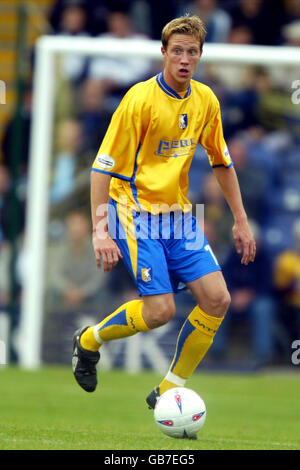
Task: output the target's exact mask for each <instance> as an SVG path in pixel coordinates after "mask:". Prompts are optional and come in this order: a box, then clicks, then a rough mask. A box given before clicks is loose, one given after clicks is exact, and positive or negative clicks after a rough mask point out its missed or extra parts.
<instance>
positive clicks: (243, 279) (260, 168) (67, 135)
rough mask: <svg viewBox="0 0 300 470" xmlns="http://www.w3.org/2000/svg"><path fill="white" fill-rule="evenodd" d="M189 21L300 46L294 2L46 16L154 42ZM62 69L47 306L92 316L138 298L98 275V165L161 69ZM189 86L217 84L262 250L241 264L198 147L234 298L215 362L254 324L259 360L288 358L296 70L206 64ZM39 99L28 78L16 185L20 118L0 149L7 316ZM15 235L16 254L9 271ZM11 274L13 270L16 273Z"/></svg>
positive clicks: (101, 63) (128, 4)
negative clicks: (93, 206) (194, 18)
mask: <svg viewBox="0 0 300 470" xmlns="http://www.w3.org/2000/svg"><path fill="white" fill-rule="evenodd" d="M185 13H191V14H197V15H199V16H200V17H201V18H202V19H203V20H204V21H205V23H206V26H207V42H215V43H230V44H254V45H269V46H270V45H271V46H278V47H281V46H283V45H289V46H293V47H300V0H286V1H283V0H282V1H279V0H277V1H276V0H273V1H268V0H223V1H217V0H195V1H191V2H188V1H176V0H169V1H168V2H158V1H157V0H152V1H151V2H150V1H146V0H132V1H120V0H119V1H104V0H103V1H101V0H98V1H96V2H95V1H92V0H85V1H80V0H78V1H76V0H74V1H71V0H69V1H66V0H58V1H57V2H56V4H55V5H54V7H53V9H52V11H51V14H50V16H49V32H50V34H54V35H69V36H77V37H84V36H91V37H98V36H99V37H106V38H107V37H108V38H120V39H123V38H128V39H129V38H131V39H139V38H141V39H142V38H150V39H160V34H161V29H162V27H163V26H164V25H165V24H166V23H167V22H168V21H169V20H171V19H172V18H174V17H176V16H178V15H181V14H185ZM33 64H34V54H33ZM33 66H34V65H33ZM56 66H57V80H56V82H57V83H56V106H55V126H54V138H53V168H52V172H51V180H50V183H49V202H50V220H49V230H48V231H49V233H48V237H49V246H48V257H47V265H48V271H47V295H46V302H47V306H48V307H47V308H48V309H49V311H51V310H53V309H61V310H62V311H64V310H65V311H69V310H72V309H73V310H74V309H78V308H85V307H87V306H88V307H89V308H95V309H97V306H98V305H99V303H101V302H103V299H104V297H105V299H106V301H107V302H109V299H111V298H114V299H115V298H116V297H118V298H120V301H122V300H127V299H128V300H129V299H130V298H132V297H134V296H136V291H135V288H134V285H133V283H132V281H131V279H130V278H129V275H128V274H127V272H126V271H125V268H124V266H123V264H122V263H119V265H118V266H117V267H116V268H114V270H113V271H112V273H111V274H109V275H104V274H103V273H102V272H101V271H99V270H97V269H96V264H95V262H94V256H93V251H92V246H91V235H90V234H91V226H90V215H89V177H90V167H91V164H92V162H93V160H94V157H95V155H96V153H97V151H98V148H99V146H100V143H101V140H102V138H103V136H104V134H105V131H106V129H107V126H108V124H109V121H110V118H111V116H112V113H113V112H114V110H115V109H116V107H117V105H118V104H119V102H120V100H121V98H122V96H123V95H124V93H125V92H126V91H127V90H128V88H129V87H130V86H132V85H133V84H134V83H136V82H138V81H141V80H145V79H147V78H149V77H151V76H153V75H155V74H156V73H158V71H159V70H161V62H157V61H149V60H146V59H145V58H142V57H136V58H126V57H122V58H121V57H120V58H110V57H105V58H104V57H100V56H99V57H93V58H91V57H82V56H77V55H76V54H75V55H74V54H68V55H64V56H60V57H59V58H58V60H57V64H56ZM297 73H298V75H297ZM195 78H196V79H198V80H200V81H201V82H203V83H206V84H207V85H209V86H210V87H211V88H212V89H213V90H214V92H215V93H216V95H217V97H218V98H219V100H220V103H221V110H222V119H223V126H224V134H225V138H226V140H227V143H228V148H229V152H230V155H231V158H232V160H233V162H234V165H235V169H236V171H237V174H238V177H239V181H240V185H241V190H242V194H243V198H244V203H245V207H246V211H247V213H248V216H249V219H250V220H251V224H252V227H253V231H254V233H255V235H256V239H257V246H258V252H257V258H256V261H255V263H253V264H251V265H250V266H248V267H244V266H242V265H241V264H240V259H239V257H238V256H237V254H236V252H235V249H234V246H233V240H232V236H231V228H232V224H233V221H232V217H231V213H230V211H229V209H228V207H227V205H226V202H225V201H224V198H223V196H222V193H221V191H220V188H219V187H218V185H217V183H216V180H215V178H214V177H213V175H212V172H211V171H210V168H209V165H208V160H207V158H206V156H205V155H204V151H203V149H201V148H199V149H197V151H196V155H195V158H194V161H193V164H192V167H191V171H190V194H189V196H190V199H191V200H192V202H193V203H194V204H205V233H206V236H207V238H208V240H209V242H210V243H211V245H212V247H213V249H214V252H215V254H216V256H217V258H218V259H219V262H220V263H221V265H222V266H223V270H224V276H225V278H226V281H227V283H228V286H229V290H230V292H231V295H232V304H231V308H230V310H231V312H230V314H228V315H227V318H226V321H225V322H224V327H222V329H221V330H220V332H219V333H218V335H217V336H216V339H215V343H214V346H213V348H212V354H213V355H214V356H215V357H216V358H218V360H219V358H225V357H226V353H227V352H228V350H229V348H230V342H229V340H230V337H231V335H232V332H233V331H234V330H235V329H236V328H242V326H241V325H244V324H246V337H247V338H246V340H245V341H248V342H249V347H250V348H251V351H252V353H253V355H254V356H255V357H256V358H257V359H258V360H259V361H261V362H262V363H268V362H269V361H272V360H273V359H274V357H277V355H278V354H279V356H280V354H289V352H290V347H291V343H292V341H293V340H294V339H299V338H300V104H295V103H293V102H292V100H291V87H292V83H293V81H295V80H297V79H298V80H300V75H299V69H298V71H297V69H293V68H291V67H286V66H285V67H276V68H275V67H274V68H272V67H262V66H259V67H258V66H237V65H235V66H233V65H230V64H228V65H224V64H222V65H218V64H210V65H205V66H203V65H201V64H200V67H199V69H198V71H197V74H196V77H195ZM31 105H32V86H31V84H28V85H27V86H26V89H25V91H24V96H23V105H22V110H21V115H19V116H18V123H19V126H20V127H19V129H21V131H20V132H21V134H19V135H20V139H21V140H22V152H21V154H20V155H19V158H18V165H17V181H16V168H15V166H14V168H12V163H11V162H12V156H11V152H12V151H13V150H12V149H13V142H14V139H15V119H16V118H13V119H12V120H11V122H10V123H9V124H8V126H7V129H6V132H5V135H4V139H3V141H2V143H1V144H2V154H3V160H2V161H1V162H0V308H1V309H5V308H7V306H8V305H9V304H10V302H11V300H12V299H11V292H12V289H11V286H10V280H11V279H15V281H16V283H17V285H18V292H19V293H21V291H22V278H23V276H24V275H25V274H24V270H25V268H24V266H25V265H26V260H24V256H23V254H22V238H23V232H24V224H25V222H24V220H25V216H24V211H25V209H26V186H27V184H28V168H29V164H28V161H29V135H30V125H31ZM41 157H42V149H41ZM14 161H15V160H14ZM12 181H13V182H14V184H12ZM16 201H17V202H16ZM12 204H14V206H13V207H16V204H17V206H18V208H19V213H20V214H21V223H19V224H17V226H16V224H15V222H12V220H11V219H12V218H11V207H12ZM12 231H13V232H14V236H12V235H11V232H12ZM16 232H17V244H18V246H19V255H18V257H17V260H16V262H15V263H14V266H13V268H12V264H11V259H12V246H13V243H15V239H16ZM11 269H13V270H14V275H13V276H10V275H9V274H8V273H10V272H11ZM121 298H122V299H121ZM106 313H107V312H106Z"/></svg>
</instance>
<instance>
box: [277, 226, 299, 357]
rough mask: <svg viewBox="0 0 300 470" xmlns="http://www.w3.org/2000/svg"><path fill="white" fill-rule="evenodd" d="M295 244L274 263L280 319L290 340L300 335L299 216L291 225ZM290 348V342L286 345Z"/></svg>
mask: <svg viewBox="0 0 300 470" xmlns="http://www.w3.org/2000/svg"><path fill="white" fill-rule="evenodd" d="M293 235H294V240H295V245H294V247H293V248H291V249H288V250H286V251H284V252H282V253H280V254H279V256H278V257H277V259H276V261H275V265H274V283H275V288H276V290H277V294H278V298H279V301H280V304H281V321H282V323H283V325H285V327H286V329H287V331H288V334H289V338H290V341H293V340H294V339H299V337H300V336H299V335H300V218H298V219H297V220H296V221H295V223H294V225H293ZM287 347H288V348H290V344H288V345H287Z"/></svg>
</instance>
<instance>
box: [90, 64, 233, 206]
mask: <svg viewBox="0 0 300 470" xmlns="http://www.w3.org/2000/svg"><path fill="white" fill-rule="evenodd" d="M198 143H200V144H201V145H202V146H203V147H204V148H205V149H206V151H207V154H208V157H209V161H210V164H211V166H212V167H215V166H220V165H221V166H225V167H226V168H229V167H230V166H231V165H232V162H231V159H230V156H229V153H228V149H227V146H226V143H225V140H224V137H223V128H222V122H221V113H220V105H219V102H218V99H217V97H216V96H215V94H214V93H213V91H212V90H211V89H210V88H209V87H207V86H206V85H203V84H201V83H199V82H197V81H195V80H191V84H190V86H189V88H188V90H187V92H186V94H185V95H184V96H183V97H182V96H180V95H179V94H178V93H176V92H175V91H174V90H173V89H172V88H170V87H169V86H168V85H167V84H166V82H165V81H164V78H163V72H161V73H160V74H158V75H157V76H155V77H152V78H150V79H149V80H147V81H145V82H140V83H138V84H136V85H134V86H133V87H132V88H131V89H130V90H129V91H128V92H127V93H126V95H125V96H124V98H123V100H122V101H121V103H120V105H119V107H118V108H117V110H116V111H115V113H114V115H113V117H112V120H111V123H110V125H109V127H108V130H107V132H106V135H105V137H104V139H103V142H102V144H101V146H100V149H99V152H98V154H97V156H96V158H95V161H94V163H93V167H92V169H93V170H95V171H100V172H104V173H108V174H110V175H111V176H113V178H112V180H111V184H110V197H111V198H112V199H114V200H115V201H119V200H120V197H122V198H123V200H125V199H124V198H125V197H126V198H127V204H128V206H134V207H135V208H136V209H137V210H139V209H140V210H146V211H148V212H151V213H158V212H165V211H168V208H171V209H169V210H183V211H187V210H190V208H191V207H190V202H189V200H188V199H187V192H188V187H189V179H188V173H189V169H190V165H191V162H192V159H193V155H194V152H195V148H196V145H197V144H198Z"/></svg>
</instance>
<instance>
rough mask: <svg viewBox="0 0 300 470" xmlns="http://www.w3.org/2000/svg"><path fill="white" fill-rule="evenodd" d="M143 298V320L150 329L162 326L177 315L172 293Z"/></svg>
mask: <svg viewBox="0 0 300 470" xmlns="http://www.w3.org/2000/svg"><path fill="white" fill-rule="evenodd" d="M142 298H143V318H144V320H145V322H146V325H147V326H148V327H149V328H151V329H153V328H157V327H159V326H162V325H164V324H166V323H168V321H170V320H171V319H172V318H173V316H174V315H175V312H176V306H175V301H174V295H173V294H172V293H168V294H158V295H144V296H143V297H142Z"/></svg>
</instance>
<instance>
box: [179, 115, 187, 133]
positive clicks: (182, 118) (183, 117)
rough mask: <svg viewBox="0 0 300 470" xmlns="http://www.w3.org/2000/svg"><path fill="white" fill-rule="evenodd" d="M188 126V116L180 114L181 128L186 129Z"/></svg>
mask: <svg viewBox="0 0 300 470" xmlns="http://www.w3.org/2000/svg"><path fill="white" fill-rule="evenodd" d="M187 125H188V116H187V114H179V128H180V129H185V128H186V127H187Z"/></svg>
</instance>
